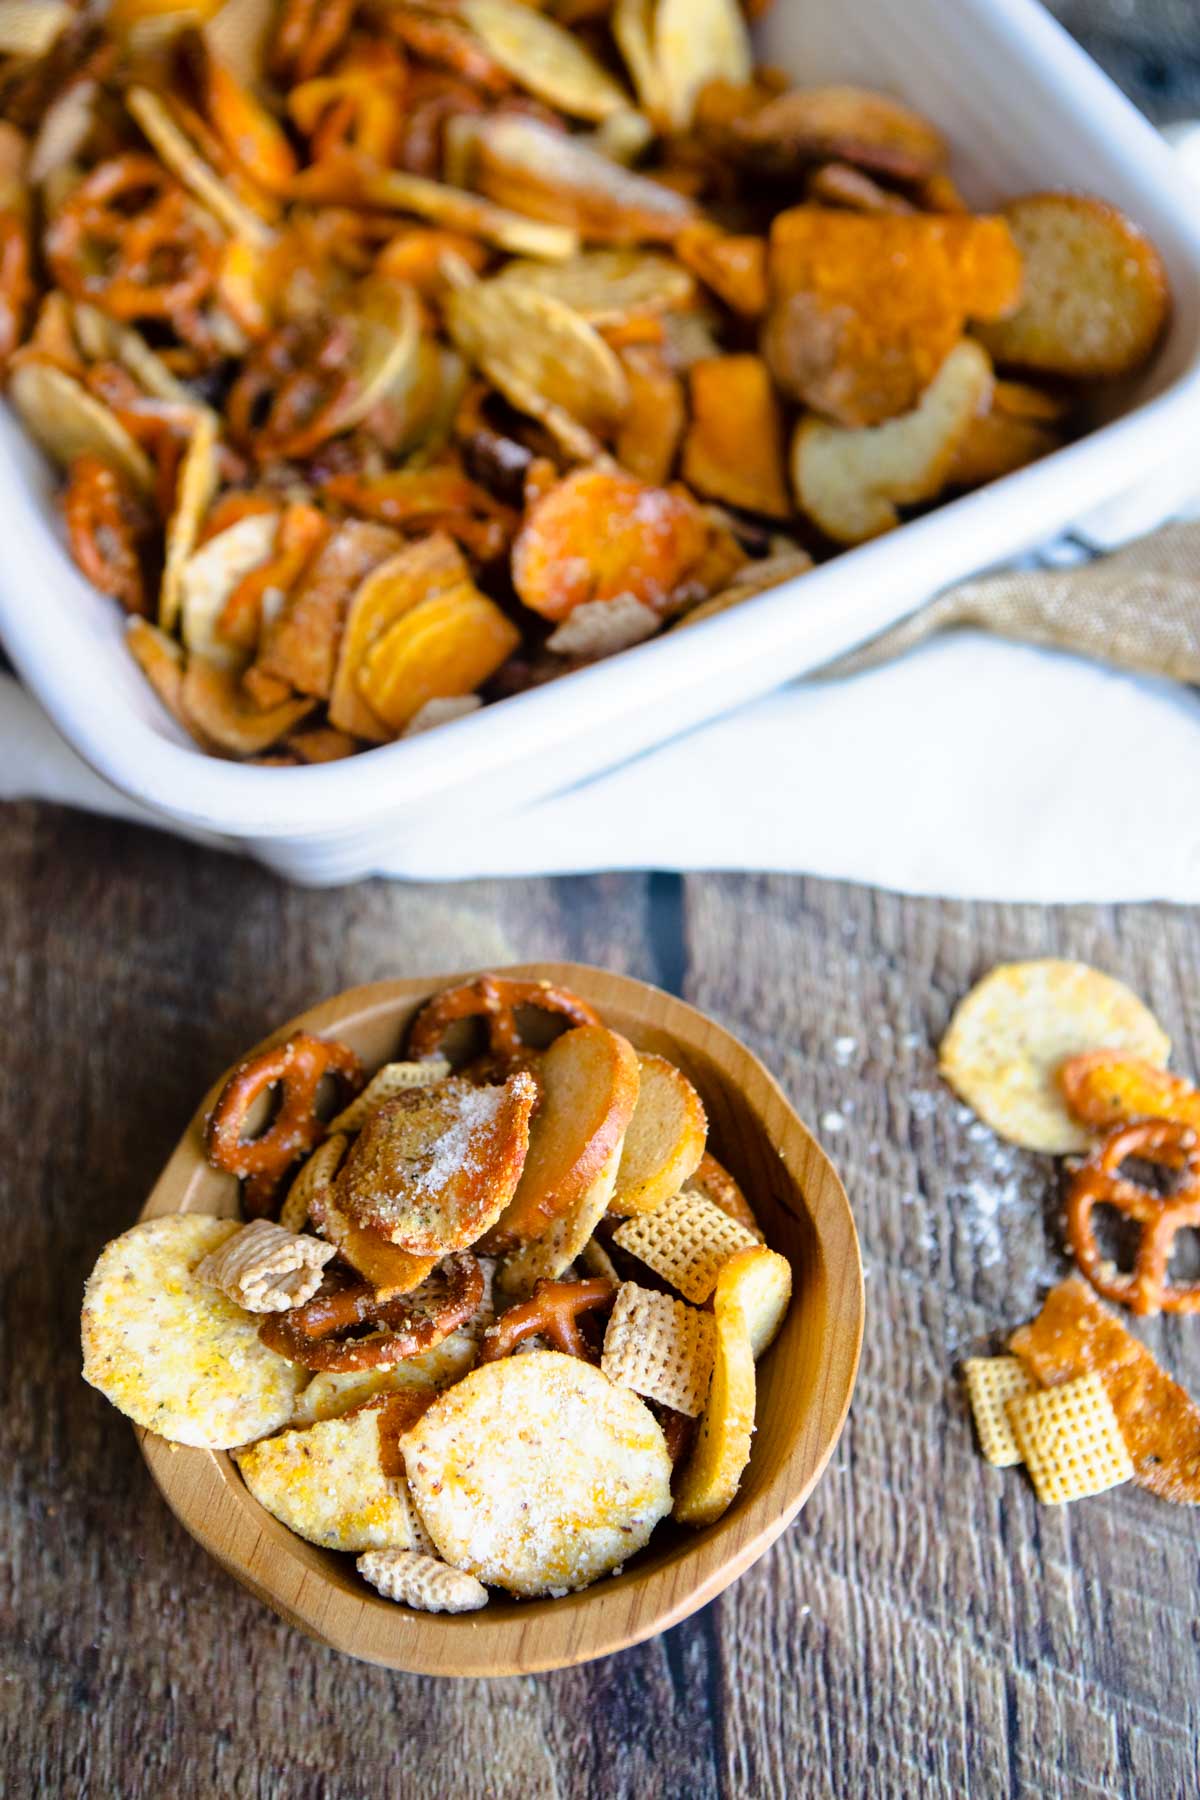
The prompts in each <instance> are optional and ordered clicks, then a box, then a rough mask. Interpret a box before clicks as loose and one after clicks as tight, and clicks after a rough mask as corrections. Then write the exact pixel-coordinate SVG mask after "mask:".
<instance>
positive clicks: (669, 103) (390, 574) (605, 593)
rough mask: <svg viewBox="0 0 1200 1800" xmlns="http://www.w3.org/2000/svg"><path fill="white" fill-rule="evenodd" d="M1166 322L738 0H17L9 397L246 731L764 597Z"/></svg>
mask: <svg viewBox="0 0 1200 1800" xmlns="http://www.w3.org/2000/svg"><path fill="white" fill-rule="evenodd" d="M750 10H751V11H761V10H762V8H761V6H755V7H752V8H751V9H750ZM209 14H211V16H207V17H206V15H209ZM1168 310H1169V293H1168V284H1167V279H1166V275H1165V272H1164V269H1163V265H1162V262H1161V260H1160V258H1159V256H1158V254H1157V252H1156V250H1155V249H1154V247H1153V245H1152V244H1150V243H1149V242H1148V241H1147V239H1146V238H1145V236H1144V235H1143V234H1142V233H1141V232H1140V231H1139V229H1138V228H1137V226H1136V224H1135V223H1133V222H1132V221H1130V220H1129V219H1126V218H1124V217H1123V216H1122V215H1121V214H1120V213H1119V212H1118V211H1116V210H1115V209H1114V208H1113V207H1112V206H1110V205H1107V204H1106V203H1105V202H1104V201H1102V200H1099V199H1094V198H1090V197H1087V196H1081V195H1076V194H1071V195H1064V194H1045V193H1043V194H1034V195H1027V196H1021V197H1014V198H1013V199H1011V200H1010V201H1009V202H1008V203H1007V204H1005V205H1004V206H1002V207H1001V208H1000V210H999V211H998V212H996V213H994V214H990V215H987V216H980V215H977V214H975V213H973V212H972V211H971V210H970V208H969V207H968V205H967V204H966V202H965V201H964V200H963V198H962V197H961V196H960V194H959V192H958V190H957V188H956V187H955V185H954V182H953V180H952V177H951V175H950V173H949V169H948V154H947V146H946V144H945V142H944V140H943V138H942V137H941V135H940V134H939V132H938V130H937V129H936V127H935V125H933V124H931V123H930V122H929V121H927V120H925V119H923V118H921V117H919V116H917V115H916V114H914V113H913V112H911V111H910V110H909V109H908V108H907V107H905V106H904V105H902V104H901V103H900V102H899V101H897V100H895V99H893V98H890V97H888V96H885V95H882V94H878V93H873V92H869V91H866V90H861V89H858V88H852V87H845V86H837V87H807V88H806V87H794V86H792V85H790V83H789V82H788V81H787V79H786V78H784V77H783V76H781V75H780V74H779V73H778V72H777V71H775V70H773V69H769V68H756V67H755V66H754V63H753V58H752V54H751V46H750V39H749V35H748V29H747V23H746V20H745V18H744V17H743V13H742V11H741V9H740V8H739V6H738V4H737V0H610V3H606V0H557V3H555V4H553V5H546V6H543V7H538V6H535V5H533V4H522V3H520V0H414V3H411V4H408V3H401V0H283V3H282V4H279V5H277V6H275V5H272V4H271V0H228V3H227V4H226V5H224V6H223V7H221V8H220V9H219V10H213V9H212V8H211V5H210V4H209V0H200V3H199V5H193V6H189V7H187V8H186V9H183V8H179V7H178V6H176V5H175V4H174V0H110V4H109V6H108V8H107V11H103V10H102V9H100V8H92V7H91V6H84V5H79V6H76V5H74V4H71V3H70V0H19V3H18V0H12V3H10V4H6V5H4V6H2V7H0V361H2V363H3V366H4V368H5V370H6V372H7V391H8V396H9V398H10V400H11V402H12V404H13V405H14V407H15V408H16V409H17V411H18V413H19V414H20V415H21V417H22V419H23V420H24V421H25V423H26V425H27V426H28V428H29V430H30V431H31V432H32V433H33V435H34V436H35V437H36V438H37V440H38V441H39V442H40V444H41V445H42V446H43V448H44V449H45V450H46V451H47V452H48V453H49V455H50V457H51V459H52V460H53V461H54V462H55V463H56V464H57V465H58V467H59V469H60V470H61V474H62V483H63V485H62V492H61V511H62V519H63V524H64V528H65V532H66V536H67V539H68V542H69V544H70V548H71V551H72V554H73V556H74V558H75V560H76V562H77V563H78V564H79V566H80V568H81V569H82V570H83V571H84V573H85V574H86V575H87V576H88V578H89V579H90V580H91V581H92V582H93V583H94V584H95V585H96V587H98V588H99V589H100V590H102V591H103V592H104V593H105V594H108V595H111V596H112V598H113V599H114V601H116V602H117V603H118V604H119V605H121V606H123V607H124V608H125V609H126V611H127V612H128V613H129V615H130V625H129V630H128V641H129V647H130V650H131V651H132V653H133V655H134V656H135V657H136V658H137V661H138V663H139V664H140V666H141V668H142V669H143V670H144V671H145V673H146V675H147V677H148V678H149V680H150V681H151V683H152V684H153V686H154V688H155V690H156V692H157V693H158V695H159V697H160V699H161V700H162V701H163V703H164V704H165V705H166V707H167V708H168V709H169V710H170V711H171V712H172V713H173V714H174V715H175V717H176V718H177V719H178V720H179V721H180V722H181V723H182V725H183V726H185V727H186V729H187V730H188V731H189V732H190V733H191V734H192V736H193V737H194V738H195V739H196V740H197V741H198V742H199V743H200V744H201V745H202V746H203V747H204V748H205V749H207V750H209V751H212V752H213V753H215V754H218V755H222V756H227V757H235V758H243V759H247V760H252V761H259V762H268V763H272V764H283V765H297V764H307V763H314V762H325V761H329V760H333V759H336V758H340V757H344V756H348V755H350V754H352V753H353V752H355V751H358V750H363V749H367V748H370V747H371V746H372V745H378V744H383V743H387V742H389V741H391V740H393V739H396V738H398V737H403V736H406V735H408V734H411V733H413V732H415V731H419V730H423V729H425V728H426V727H428V726H431V725H436V724H439V723H444V722H446V721H449V720H452V719H455V718H457V717H458V716H459V715H461V714H463V713H466V712H469V711H471V710H472V709H474V708H475V707H478V706H479V705H480V704H482V703H483V702H484V701H486V700H491V699H497V698H502V697H504V696H506V695H511V694H513V693H516V692H519V691H521V690H522V689H525V688H528V687H530V686H533V685H536V684H538V683H541V682H544V681H547V680H550V679H552V678H554V677H556V676H558V675H561V674H564V673H568V672H570V671H571V670H574V669H577V668H579V667H581V666H582V665H584V664H586V663H589V662H592V661H595V660H596V659H598V658H600V657H603V656H605V655H608V654H611V653H614V652H617V651H620V650H623V649H626V648H629V647H631V646H633V645H635V644H637V643H640V642H642V641H643V640H645V639H648V638H650V637H653V636H654V635H655V634H656V633H658V632H661V631H662V630H664V629H665V628H669V627H675V626H679V625H687V624H690V623H691V622H693V621H695V620H700V619H704V618H707V617H709V616H711V615H712V614H713V613H715V612H719V611H723V610H725V609H726V608H729V607H733V606H736V605H737V604H739V603H740V602H742V601H744V600H747V599H749V598H750V597H752V596H753V595H755V594H757V593H760V592H761V591H763V590H764V589H766V588H769V587H771V586H773V585H775V584H777V583H779V582H781V581H784V580H788V579H791V578H793V577H795V576H797V575H799V574H802V573H803V572H804V571H806V570H807V569H808V568H810V567H811V566H812V562H813V560H814V559H820V558H822V557H825V556H828V555H829V554H831V553H832V552H833V551H835V550H836V549H837V548H839V547H841V546H845V545H853V544H857V543H861V542H863V541H864V540H866V539H868V538H872V537H875V536H877V535H878V534H879V533H881V532H885V531H887V530H889V529H891V528H892V527H894V526H896V525H897V524H899V523H900V521H901V519H902V518H903V517H905V516H908V515H910V514H911V513H912V512H913V510H914V509H921V508H927V507H929V506H931V505H933V504H935V503H936V502H937V501H939V500H940V499H942V498H944V497H946V496H949V495H953V494H955V493H962V492H964V491H966V490H969V489H972V488H975V487H978V486H980V485H981V484H983V483H985V482H988V481H991V480H993V479H994V478H996V477H998V476H1001V475H1004V474H1007V473H1009V472H1011V471H1013V470H1016V469H1019V468H1021V467H1022V466H1024V465H1026V464H1028V463H1030V462H1032V461H1034V460H1035V459H1037V458H1039V457H1041V456H1044V455H1045V454H1046V453H1047V452H1049V451H1052V450H1054V449H1056V448H1057V447H1058V446H1060V445H1061V444H1063V443H1064V442H1065V441H1067V439H1068V438H1070V437H1071V436H1072V435H1073V434H1074V433H1077V432H1078V431H1079V430H1081V429H1083V428H1085V427H1086V424H1087V422H1088V407H1089V401H1090V396H1091V395H1092V394H1093V392H1094V390H1095V388H1096V386H1097V384H1099V383H1103V382H1105V381H1109V380H1115V379H1117V378H1121V377H1125V376H1128V375H1129V374H1130V373H1131V372H1133V371H1135V370H1137V369H1139V368H1141V367H1142V366H1143V365H1144V364H1145V363H1146V362H1147V361H1148V360H1149V358H1150V357H1151V355H1152V354H1153V352H1154V350H1155V347H1156V345H1157V344H1158V342H1159V341H1160V339H1161V336H1162V333H1163V329H1164V325H1165V321H1166V318H1167V313H1168Z"/></svg>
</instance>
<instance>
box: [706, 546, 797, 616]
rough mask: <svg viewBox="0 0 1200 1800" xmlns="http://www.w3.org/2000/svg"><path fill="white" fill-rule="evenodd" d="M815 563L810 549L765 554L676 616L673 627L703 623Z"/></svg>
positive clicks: (767, 590)
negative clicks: (682, 613) (727, 583)
mask: <svg viewBox="0 0 1200 1800" xmlns="http://www.w3.org/2000/svg"><path fill="white" fill-rule="evenodd" d="M812 566H813V559H812V557H811V556H810V555H809V554H808V552H807V550H788V551H786V552H784V553H782V554H781V555H779V556H766V557H763V558H762V559H761V560H760V561H757V562H749V563H747V564H746V565H745V567H744V568H743V569H742V570H740V571H739V573H738V574H737V575H735V576H734V579H733V580H732V582H730V584H729V586H728V587H723V588H721V589H720V590H719V591H718V592H717V593H715V594H710V595H709V597H708V599H707V600H701V602H700V604H699V605H698V606H693V607H689V609H688V611H687V612H685V613H684V615H683V617H682V618H681V619H676V621H675V623H674V624H673V625H672V627H671V629H672V631H680V630H682V629H683V627H684V626H685V625H700V624H702V623H703V621H704V620H705V619H712V618H715V617H716V615H717V614H718V613H723V612H728V611H729V610H730V608H731V607H734V606H742V605H744V604H745V602H746V601H747V600H753V599H754V597H755V596H756V595H757V594H762V593H767V592H769V591H770V589H771V588H775V587H781V586H782V585H783V583H784V582H785V581H794V580H795V579H796V578H797V576H800V575H807V574H808V572H809V570H810V569H811V568H812Z"/></svg>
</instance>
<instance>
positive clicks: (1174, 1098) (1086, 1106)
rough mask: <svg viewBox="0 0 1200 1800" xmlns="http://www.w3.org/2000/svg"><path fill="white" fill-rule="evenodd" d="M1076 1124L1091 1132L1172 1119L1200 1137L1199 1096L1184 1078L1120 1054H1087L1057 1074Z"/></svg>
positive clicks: (1064, 1097) (1063, 1065)
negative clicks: (1145, 1120)
mask: <svg viewBox="0 0 1200 1800" xmlns="http://www.w3.org/2000/svg"><path fill="white" fill-rule="evenodd" d="M1058 1086H1059V1091H1060V1092H1061V1094H1062V1097H1063V1099H1064V1100H1065V1101H1066V1103H1067V1110H1068V1112H1069V1113H1070V1114H1071V1116H1072V1118H1075V1119H1078V1121H1079V1123H1080V1124H1081V1125H1086V1126H1088V1127H1089V1128H1090V1129H1091V1130H1093V1131H1108V1130H1110V1129H1111V1127H1112V1126H1114V1125H1124V1124H1128V1123H1129V1122H1131V1121H1132V1120H1134V1119H1172V1120H1174V1121H1175V1122H1176V1123H1177V1124H1180V1125H1190V1126H1191V1128H1192V1129H1193V1130H1194V1131H1200V1091H1197V1089H1196V1088H1195V1087H1193V1085H1192V1083H1191V1082H1190V1081H1188V1080H1186V1079H1185V1078H1184V1077H1183V1076H1182V1075H1171V1074H1169V1073H1168V1072H1167V1070H1166V1069H1160V1068H1158V1067H1156V1066H1155V1064H1153V1063H1150V1062H1144V1061H1143V1060H1142V1059H1141V1058H1139V1057H1136V1056H1131V1055H1127V1054H1124V1053H1123V1052H1121V1051H1120V1050H1085V1051H1084V1052H1083V1053H1082V1055H1080V1056H1072V1057H1069V1058H1068V1059H1067V1061H1066V1062H1065V1063H1063V1064H1062V1066H1061V1068H1060V1069H1059V1071H1058Z"/></svg>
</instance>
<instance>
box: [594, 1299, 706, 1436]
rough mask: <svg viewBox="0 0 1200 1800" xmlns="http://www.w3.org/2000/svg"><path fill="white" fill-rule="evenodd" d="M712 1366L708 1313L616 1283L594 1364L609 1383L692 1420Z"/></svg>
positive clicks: (699, 1404)
mask: <svg viewBox="0 0 1200 1800" xmlns="http://www.w3.org/2000/svg"><path fill="white" fill-rule="evenodd" d="M712 1363H713V1322H712V1317H711V1315H710V1314H708V1313H703V1312H700V1311H699V1310H698V1309H697V1308H696V1307H694V1306H689V1305H688V1303H687V1301H686V1300H676V1299H674V1298H673V1297H672V1295H670V1294H661V1293H658V1292H656V1291H655V1290H653V1289H651V1288H643V1287H639V1286H638V1285H637V1283H636V1282H634V1281H625V1282H622V1284H621V1287H620V1289H619V1290H618V1293H617V1298H616V1303H615V1304H614V1306H613V1309H612V1314H611V1316H610V1318H609V1321H608V1326H607V1329H606V1330H605V1333H604V1354H603V1356H602V1357H601V1360H600V1367H601V1369H603V1371H604V1373H605V1374H606V1375H607V1376H608V1378H609V1380H610V1381H615V1382H616V1383H617V1384H618V1386H620V1387H627V1388H630V1389H632V1391H633V1392H634V1393H635V1394H641V1396H642V1397H643V1399H645V1400H658V1401H661V1403H662V1404H663V1405H664V1406H669V1407H671V1408H672V1409H673V1410H674V1411H675V1412H681V1413H686V1414H687V1415H688V1417H689V1418H692V1419H694V1418H695V1417H696V1415H697V1413H699V1411H700V1409H701V1408H702V1407H703V1405H704V1396H705V1394H706V1393H707V1391H708V1378H709V1376H710V1375H711V1374H712Z"/></svg>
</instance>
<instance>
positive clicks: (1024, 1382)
mask: <svg viewBox="0 0 1200 1800" xmlns="http://www.w3.org/2000/svg"><path fill="white" fill-rule="evenodd" d="M963 1372H964V1374H965V1375H966V1380H967V1394H968V1396H969V1398H970V1401H971V1412H972V1414H973V1415H974V1418H975V1429H976V1431H978V1433H979V1448H980V1449H981V1450H982V1451H983V1454H984V1456H985V1457H986V1458H987V1460H988V1462H990V1463H991V1464H992V1466H993V1467H994V1468H997V1469H1010V1468H1012V1467H1013V1465H1014V1464H1016V1463H1019V1462H1020V1461H1021V1460H1022V1459H1021V1447H1020V1445H1019V1444H1018V1443H1017V1440H1016V1438H1015V1437H1014V1436H1013V1428H1012V1424H1011V1423H1010V1421H1009V1417H1008V1413H1007V1412H1006V1411H1005V1408H1006V1406H1007V1405H1008V1402H1009V1401H1010V1400H1015V1399H1018V1398H1019V1397H1020V1396H1021V1395H1022V1394H1030V1393H1032V1392H1033V1390H1034V1389H1035V1388H1036V1387H1037V1382H1036V1381H1035V1380H1034V1379H1033V1377H1032V1375H1031V1374H1030V1373H1029V1371H1028V1369H1027V1368H1026V1367H1025V1365H1024V1363H1023V1362H1022V1361H1021V1359H1020V1357H1017V1356H970V1357H968V1358H967V1360H966V1362H965V1363H964V1365H963Z"/></svg>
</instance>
